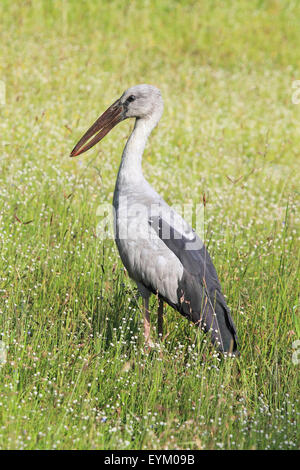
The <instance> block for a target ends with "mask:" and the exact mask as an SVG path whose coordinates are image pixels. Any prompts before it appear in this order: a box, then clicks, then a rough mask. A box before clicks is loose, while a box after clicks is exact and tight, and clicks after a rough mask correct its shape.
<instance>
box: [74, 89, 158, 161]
mask: <svg viewBox="0 0 300 470" xmlns="http://www.w3.org/2000/svg"><path fill="white" fill-rule="evenodd" d="M162 111H163V100H162V97H161V94H160V91H159V89H158V88H156V87H154V86H152V85H136V86H133V87H130V88H128V90H126V91H125V92H124V93H123V95H122V96H121V97H120V98H119V99H118V100H117V101H115V102H114V103H113V104H112V105H111V106H110V107H109V108H108V109H107V110H106V111H105V112H104V113H103V114H102V115H101V116H100V117H99V118H98V119H97V120H96V121H95V122H94V124H93V125H92V126H91V127H90V128H89V129H88V130H87V132H86V133H85V134H84V135H83V136H82V137H81V139H80V140H79V142H78V143H77V144H76V145H75V147H74V149H73V150H72V152H71V155H70V156H71V157H76V156H77V155H80V154H81V153H83V152H86V151H87V150H89V149H90V148H91V147H93V146H94V145H95V144H97V143H98V142H99V141H100V140H101V139H103V137H104V136H105V135H106V134H108V132H109V131H110V130H111V129H112V128H113V127H115V126H116V125H117V124H118V123H119V122H121V121H124V119H127V118H136V119H144V120H149V121H152V122H153V126H152V127H154V126H155V124H156V123H157V122H158V121H159V119H160V117H161V115H162Z"/></svg>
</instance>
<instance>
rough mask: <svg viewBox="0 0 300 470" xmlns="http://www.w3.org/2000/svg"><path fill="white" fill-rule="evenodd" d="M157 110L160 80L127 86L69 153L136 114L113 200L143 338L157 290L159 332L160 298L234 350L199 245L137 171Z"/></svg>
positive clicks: (226, 314)
mask: <svg viewBox="0 0 300 470" xmlns="http://www.w3.org/2000/svg"><path fill="white" fill-rule="evenodd" d="M162 112H163V100H162V97H161V93H160V90H159V89H158V88H156V87H154V86H152V85H145V84H143V85H136V86H133V87H131V88H129V89H128V90H126V91H125V92H124V93H123V94H122V96H121V97H120V98H119V99H117V101H115V102H114V103H113V104H112V105H111V106H110V107H109V108H108V109H107V110H106V111H105V112H104V113H103V114H102V115H101V116H100V117H99V118H98V119H97V120H96V121H95V123H94V124H93V125H92V126H91V127H90V128H89V129H88V131H87V132H86V133H85V134H84V135H83V137H82V138H81V139H80V140H79V142H78V143H77V144H76V146H75V147H74V149H73V150H72V152H71V155H70V156H71V157H75V156H77V155H80V154H81V153H83V152H86V151H87V150H88V149H90V148H91V147H93V146H94V145H95V144H96V143H97V142H99V141H100V140H101V139H102V138H103V137H104V136H105V135H106V134H107V133H108V132H109V131H110V130H111V129H112V128H113V127H114V126H116V124H118V123H119V122H121V121H123V120H125V119H127V118H135V125H134V129H133V131H132V133H131V135H130V137H129V139H128V140H127V143H126V145H125V148H124V151H123V154H122V159H121V164H120V167H119V172H118V176H117V181H116V185H115V191H114V197H113V207H114V218H115V241H116V244H117V247H118V251H119V254H120V257H121V259H122V262H123V264H124V266H125V267H126V269H127V271H128V273H129V276H130V277H131V278H132V279H133V280H134V281H135V282H136V284H137V287H138V290H139V292H140V294H141V296H142V298H143V310H144V336H145V341H146V344H148V345H151V337H150V311H149V297H150V295H151V294H155V295H157V296H158V312H157V313H158V322H157V329H158V334H159V336H160V337H162V336H163V303H164V302H166V303H168V304H169V305H170V306H171V307H173V308H174V309H175V310H177V311H178V312H179V313H181V314H182V315H183V316H184V317H186V318H187V319H189V320H190V321H192V322H193V323H194V324H196V325H197V326H198V327H200V328H202V330H204V331H205V332H206V333H209V335H210V338H211V340H212V342H213V344H214V345H215V347H216V348H217V349H218V351H220V352H221V353H225V354H228V355H237V354H238V349H237V332H236V328H235V325H234V323H233V320H232V318H231V316H230V311H229V308H228V306H227V304H226V301H225V298H224V296H223V294H222V292H221V286H220V282H219V279H218V276H217V273H216V270H215V267H214V265H213V263H212V260H211V258H210V256H209V253H208V251H207V249H206V247H205V245H204V244H203V242H202V241H201V239H200V238H199V236H198V235H197V234H196V233H195V231H194V230H193V229H192V228H191V227H190V225H189V224H188V223H186V222H185V221H184V219H183V218H182V217H181V216H180V215H179V214H178V213H176V212H175V211H174V210H173V209H172V208H171V207H169V206H168V204H167V203H166V202H165V201H164V200H163V198H162V197H161V196H160V195H159V194H158V193H157V192H156V191H155V190H154V189H153V188H152V186H151V185H150V184H149V183H148V181H147V180H146V179H145V178H144V175H143V171H142V155H143V151H144V148H145V145H146V142H147V139H148V137H149V135H150V133H151V132H152V130H153V129H154V128H155V126H156V125H157V123H158V122H159V120H160V118H161V116H162Z"/></svg>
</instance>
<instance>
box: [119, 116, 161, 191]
mask: <svg viewBox="0 0 300 470" xmlns="http://www.w3.org/2000/svg"><path fill="white" fill-rule="evenodd" d="M159 117H160V116H159ZM158 121H159V118H158V119H157V118H156V119H155V116H153V117H150V118H139V119H136V121H135V126H134V129H133V131H132V133H131V135H130V137H129V139H128V141H127V143H126V145H125V148H124V150H123V154H122V161H121V164H120V168H119V173H118V178H117V187H118V188H119V189H120V188H121V187H125V186H127V185H130V184H135V185H136V184H138V183H139V182H141V181H143V180H144V175H143V171H142V157H143V153H144V149H145V145H146V143H147V140H148V137H149V135H150V134H151V131H152V130H153V128H154V127H155V126H156V124H157V122H158Z"/></svg>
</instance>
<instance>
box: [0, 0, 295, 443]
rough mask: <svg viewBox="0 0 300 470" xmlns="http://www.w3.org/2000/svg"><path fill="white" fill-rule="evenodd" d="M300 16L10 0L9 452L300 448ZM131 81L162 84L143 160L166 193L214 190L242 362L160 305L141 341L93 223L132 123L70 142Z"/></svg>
mask: <svg viewBox="0 0 300 470" xmlns="http://www.w3.org/2000/svg"><path fill="white" fill-rule="evenodd" d="M299 14H300V5H299V3H297V2H292V1H291V2H280V1H279V0H277V1H276V0H271V1H268V2H267V1H263V0H260V1H253V2H247V1H246V0H244V1H243V0H241V1H239V2H230V1H228V2H225V5H224V2H216V1H209V2H207V1H204V0H203V1H198V2H191V1H181V2H180V1H177V2H171V1H168V0H160V1H159V2H158V1H151V2H149V1H141V2H135V1H133V2H130V3H129V2H128V3H127V2H121V1H112V2H108V1H107V2H106V1H102V2H98V1H93V2H92V1H89V2H88V1H77V0H76V1H75V0H68V1H58V0H53V1H50V0H49V1H46V0H44V1H40V0H36V1H34V2H33V1H29V0H28V1H20V0H19V1H15V2H9V1H7V0H2V2H1V5H0V17H1V23H2V28H1V33H0V34H1V54H2V57H1V63H0V80H1V81H2V89H3V84H5V86H6V102H5V104H4V103H2V105H0V117H1V118H0V129H1V141H2V143H1V152H0V167H1V172H0V195H1V198H0V226H1V230H0V245H1V274H0V276H1V277H0V313H1V318H0V324H1V326H0V332H1V338H2V341H3V342H4V344H5V347H6V348H7V361H6V363H4V364H2V367H1V368H0V381H1V385H0V415H1V418H0V447H1V448H2V449H55V448H56V449H92V448H98V449H293V448H296V447H297V446H298V445H299V434H298V433H297V420H298V416H299V401H298V382H297V380H298V377H299V366H298V365H297V364H296V362H297V361H296V360H295V355H296V356H297V354H296V353H297V352H296V351H295V346H294V347H293V343H294V342H295V341H296V340H298V339H299V335H300V332H299V323H298V319H297V307H298V298H299V291H298V284H297V277H298V276H299V272H298V269H299V268H298V261H299V251H298V250H299V232H297V230H298V227H299V213H298V212H297V206H298V204H299V185H298V184H299V123H300V105H298V106H297V105H295V104H293V103H292V94H293V93H294V92H295V90H293V89H292V83H293V81H294V80H296V79H299V78H300V77H299V70H298V68H297V66H298V64H299V59H300V49H299V47H298V45H299V39H300V37H299V36H300V34H299V25H298V18H299ZM137 83H151V84H155V85H157V86H158V87H159V88H160V89H161V90H162V94H163V97H164V100H165V112H164V116H163V119H162V121H161V123H160V125H159V127H158V128H157V129H156V130H155V132H154V133H153V135H152V136H151V138H150V141H149V144H148V146H147V149H146V151H145V155H144V165H143V166H144V172H145V175H146V176H147V178H148V179H149V181H150V182H151V183H152V184H153V185H154V186H155V188H156V189H157V190H158V191H159V192H160V193H161V194H162V195H163V196H164V197H165V199H166V200H167V202H168V203H170V204H173V205H174V204H182V203H183V202H184V203H187V202H192V203H193V204H198V203H201V201H202V197H203V194H204V193H205V195H206V199H207V205H206V213H205V214H206V216H205V222H206V225H205V227H206V243H207V245H208V246H209V251H210V253H211V255H212V257H213V260H214V263H215V265H216V268H217V271H218V273H219V277H220V279H221V283H222V286H223V290H224V293H225V294H226V296H227V300H228V303H229V305H230V307H231V310H232V315H233V318H234V320H235V323H236V325H237V328H238V332H239V340H240V348H241V356H240V358H239V359H237V360H223V359H220V358H218V357H217V355H216V354H215V352H214V351H213V349H212V347H211V346H210V344H209V343H208V342H206V338H205V337H203V336H202V334H201V333H199V332H197V331H196V330H195V328H194V326H193V325H190V324H189V323H188V322H187V321H185V320H184V319H183V318H181V317H180V316H179V315H178V314H177V313H175V312H174V311H172V310H171V309H168V310H167V314H166V329H167V332H168V333H169V336H168V337H167V339H166V341H165V342H164V344H163V347H162V350H161V351H159V350H158V349H155V350H153V351H152V352H151V353H150V354H146V353H145V352H144V350H143V336H142V314H141V302H140V300H139V299H138V298H137V292H136V289H135V286H134V285H133V284H132V282H131V281H130V280H129V279H128V276H127V275H126V273H125V272H124V269H123V267H122V264H121V262H120V260H119V257H118V254H117V252H116V249H115V247H114V243H113V241H111V240H105V241H101V240H99V238H98V237H97V235H96V233H97V224H98V223H99V217H98V216H97V208H98V206H99V205H100V204H102V203H104V202H109V203H110V202H111V200H112V193H113V189H114V180H115V177H116V173H117V168H118V164H119V161H120V155H121V152H122V147H123V146H124V143H125V139H126V136H128V133H129V132H130V129H131V126H132V123H129V122H126V123H123V124H122V125H120V126H119V127H117V128H116V129H114V131H113V132H112V133H111V134H110V135H109V136H108V137H107V138H106V139H105V140H104V141H103V142H102V143H101V145H98V146H97V147H95V149H94V150H93V151H90V152H89V153H88V154H86V155H85V156H83V157H82V158H81V157H80V158H79V159H69V158H68V155H69V152H70V150H71V149H72V148H73V146H74V144H75V143H76V142H77V140H78V138H79V137H80V136H81V135H82V133H83V131H85V130H86V129H87V127H88V126H89V125H90V124H91V123H92V122H93V121H94V120H95V118H96V117H98V115H99V114H100V113H101V112H102V111H103V110H104V109H105V108H106V106H107V105H109V104H111V102H112V101H113V100H115V99H116V98H117V97H118V96H119V95H120V94H121V93H122V91H123V90H124V89H126V88H128V87H129V86H131V85H134V84H137ZM2 101H3V100H2ZM155 307H156V299H155V298H153V299H152V303H151V308H152V309H153V316H152V320H153V323H154V322H155V313H154V312H155ZM155 335H156V333H155V331H154V332H153V337H154V339H155V337H156V336H155ZM2 348H3V343H2ZM2 354H3V351H2ZM293 358H294V360H293Z"/></svg>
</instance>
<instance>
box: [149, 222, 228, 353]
mask: <svg viewBox="0 0 300 470" xmlns="http://www.w3.org/2000/svg"><path fill="white" fill-rule="evenodd" d="M175 217H177V220H176V223H175V224H171V223H169V220H168V221H166V220H165V218H164V214H163V215H162V216H161V215H152V216H150V217H149V225H150V226H151V227H152V229H153V230H154V231H155V232H156V234H157V235H158V237H159V238H160V240H162V241H163V243H164V244H165V246H166V247H167V248H168V249H169V250H170V251H171V252H172V253H173V254H174V255H175V256H176V258H177V259H178V260H179V261H180V263H181V264H182V266H183V272H182V276H181V278H180V279H179V280H178V281H177V299H178V300H177V304H176V305H174V302H169V300H168V299H167V298H165V300H166V301H167V302H168V303H170V304H171V305H172V306H173V307H175V308H176V309H177V310H178V311H180V313H182V314H183V315H184V316H186V317H188V318H189V319H190V320H192V321H193V322H194V323H197V324H199V325H200V326H202V328H203V329H204V330H205V331H206V332H207V331H210V333H211V336H212V340H213V342H214V343H217V345H218V346H219V349H220V350H221V351H227V352H235V351H236V349H237V333H236V328H235V325H234V323H233V320H232V318H231V316H230V311H229V308H228V306H227V304H226V301H225V299H224V296H223V294H222V292H221V286H220V282H219V279H218V276H217V273H216V270H215V267H214V265H213V263H212V260H211V258H210V256H209V253H208V251H207V250H206V247H205V246H204V244H203V242H202V241H201V239H200V238H199V237H198V235H197V234H196V233H195V231H194V230H192V229H191V228H190V227H189V226H188V225H187V224H186V223H185V225H184V227H183V229H184V230H180V228H178V222H181V218H180V219H178V215H177V214H176V213H175ZM176 224H177V225H176ZM174 225H175V226H176V228H175V227H174ZM177 228H178V230H176V229H177ZM153 287H154V290H158V291H159V289H157V286H152V290H153Z"/></svg>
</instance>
